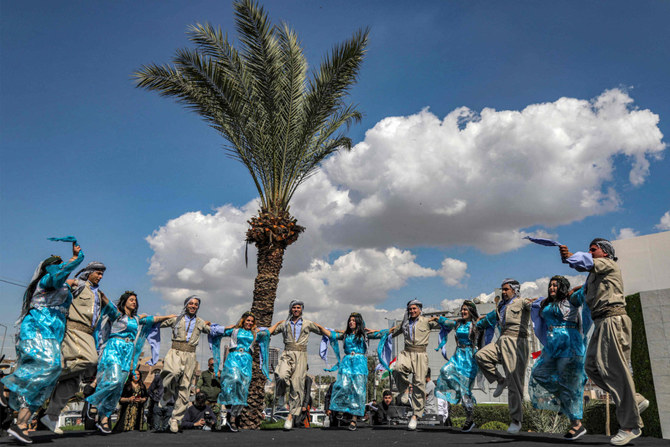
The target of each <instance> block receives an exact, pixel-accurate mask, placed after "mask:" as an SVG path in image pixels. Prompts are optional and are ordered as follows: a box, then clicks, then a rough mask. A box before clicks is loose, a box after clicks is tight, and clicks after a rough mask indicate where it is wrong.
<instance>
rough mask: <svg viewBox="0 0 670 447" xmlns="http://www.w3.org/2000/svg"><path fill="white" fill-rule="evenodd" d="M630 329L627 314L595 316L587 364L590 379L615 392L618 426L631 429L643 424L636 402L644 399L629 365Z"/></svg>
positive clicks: (604, 388) (613, 396)
mask: <svg viewBox="0 0 670 447" xmlns="http://www.w3.org/2000/svg"><path fill="white" fill-rule="evenodd" d="M631 331H632V323H631V321H630V318H629V317H628V315H619V316H615V317H607V318H603V319H600V320H596V321H595V327H594V330H593V335H592V336H591V341H590V342H589V346H588V348H587V350H586V362H585V364H584V369H585V370H586V375H587V376H588V377H589V379H591V380H593V383H595V384H596V385H598V386H599V387H600V388H602V389H603V390H605V391H607V392H608V393H610V394H611V395H612V398H613V399H614V404H615V405H616V417H617V420H618V421H619V426H620V427H621V428H623V429H630V430H632V429H636V428H638V427H642V426H643V424H642V419H641V418H640V413H639V411H638V408H637V404H638V403H640V402H642V401H643V400H644V397H643V396H642V395H641V394H637V393H636V392H635V383H634V382H633V376H632V375H631V372H630V369H629V368H628V365H629V363H630V349H631V340H632V333H631Z"/></svg>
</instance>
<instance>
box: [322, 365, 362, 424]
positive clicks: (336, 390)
mask: <svg viewBox="0 0 670 447" xmlns="http://www.w3.org/2000/svg"><path fill="white" fill-rule="evenodd" d="M367 384H368V358H367V357H366V356H365V355H363V354H347V355H345V356H344V357H343V358H342V360H341V361H340V365H339V369H338V372H337V380H336V381H335V383H334V384H333V391H332V393H331V395H330V408H329V410H331V411H341V412H343V413H349V414H353V415H354V416H363V415H364V414H365V399H366V397H367V391H366V389H367Z"/></svg>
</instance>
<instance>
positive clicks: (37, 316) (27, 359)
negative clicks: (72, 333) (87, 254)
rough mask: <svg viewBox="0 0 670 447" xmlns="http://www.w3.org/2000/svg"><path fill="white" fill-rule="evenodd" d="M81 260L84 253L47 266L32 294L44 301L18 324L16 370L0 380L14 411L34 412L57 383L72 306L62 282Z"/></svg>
mask: <svg viewBox="0 0 670 447" xmlns="http://www.w3.org/2000/svg"><path fill="white" fill-rule="evenodd" d="M83 260H84V254H83V252H80V253H79V256H78V257H77V259H76V260H74V261H72V262H71V263H68V264H65V263H63V264H60V265H58V266H55V265H54V266H49V268H48V269H47V271H48V272H49V273H47V274H46V275H44V277H42V279H41V280H40V282H39V286H38V289H37V290H36V292H35V294H34V295H33V296H36V295H38V294H41V295H42V298H44V296H45V295H46V296H47V299H46V300H43V302H42V303H40V307H39V308H35V307H33V308H32V309H30V311H29V312H28V313H27V314H26V316H25V317H24V318H23V320H22V321H21V327H20V330H19V337H18V342H17V344H16V369H15V370H14V372H13V373H12V374H10V375H8V376H7V377H5V378H3V379H2V383H4V384H5V387H6V388H7V389H8V390H10V391H11V393H10V399H9V405H10V406H11V407H12V408H13V409H14V410H19V409H21V408H28V409H29V410H30V411H31V412H33V411H35V410H37V409H38V408H39V407H40V406H41V405H42V404H43V403H44V401H45V400H46V399H47V398H48V397H49V396H50V395H51V393H52V391H53V389H54V387H55V386H56V383H57V382H58V377H59V376H60V373H61V370H62V367H61V353H60V344H61V342H62V341H63V337H64V335H65V317H66V313H67V310H68V309H69V308H70V304H71V303H72V293H71V291H70V286H69V285H67V283H66V282H65V280H66V279H67V276H68V275H69V274H70V273H72V271H73V270H74V269H76V268H77V266H78V265H79V264H81V262H82V261H83ZM45 289H46V291H45ZM51 298H55V299H51ZM32 304H33V303H31V305H32Z"/></svg>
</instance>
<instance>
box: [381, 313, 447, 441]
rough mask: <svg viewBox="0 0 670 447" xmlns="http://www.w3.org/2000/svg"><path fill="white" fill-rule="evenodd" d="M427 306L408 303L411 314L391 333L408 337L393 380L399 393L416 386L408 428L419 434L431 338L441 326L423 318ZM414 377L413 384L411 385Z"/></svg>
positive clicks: (394, 370)
mask: <svg viewBox="0 0 670 447" xmlns="http://www.w3.org/2000/svg"><path fill="white" fill-rule="evenodd" d="M422 308H423V304H421V302H420V301H419V300H411V301H409V302H408V303H407V311H406V312H405V317H404V318H403V321H402V324H401V325H400V326H398V327H395V328H393V329H392V330H391V333H392V335H393V336H394V337H396V336H398V335H400V334H401V333H402V334H403V335H404V336H405V348H404V349H403V350H402V351H401V352H400V354H399V355H398V359H397V360H396V364H395V368H394V369H393V378H394V380H395V383H396V385H397V386H398V393H399V395H400V396H404V393H405V392H406V391H407V389H408V388H409V386H410V384H411V385H412V394H411V396H410V399H411V403H412V413H413V414H412V418H411V419H410V420H409V424H407V428H408V429H409V430H416V423H417V419H418V418H420V417H421V416H423V411H424V409H425V406H426V382H425V378H426V373H427V372H428V354H426V347H427V346H428V338H429V337H430V331H431V329H439V328H440V324H439V323H438V322H437V321H435V320H436V318H427V317H424V316H423V315H421V309H422ZM410 374H411V375H412V380H411V382H410V378H409V376H410Z"/></svg>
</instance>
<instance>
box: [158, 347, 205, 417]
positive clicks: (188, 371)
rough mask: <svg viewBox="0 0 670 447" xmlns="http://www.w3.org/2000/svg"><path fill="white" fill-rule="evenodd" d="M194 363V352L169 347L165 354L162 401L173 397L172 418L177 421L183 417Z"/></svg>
mask: <svg viewBox="0 0 670 447" xmlns="http://www.w3.org/2000/svg"><path fill="white" fill-rule="evenodd" d="M196 365H197V361H196V358H195V352H186V351H179V350H177V349H170V350H169V351H168V353H167V355H166V356H165V361H164V362H163V371H161V378H162V379H163V386H164V388H165V391H164V392H163V398H162V401H166V402H168V401H170V398H174V410H173V411H172V419H175V420H176V421H177V422H181V420H182V419H183V418H184V413H186V407H187V406H188V402H189V400H188V398H189V393H190V387H191V381H192V379H193V374H194V373H195V367H196Z"/></svg>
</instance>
